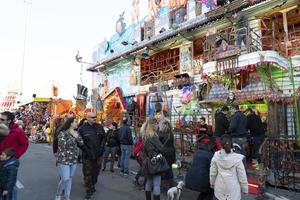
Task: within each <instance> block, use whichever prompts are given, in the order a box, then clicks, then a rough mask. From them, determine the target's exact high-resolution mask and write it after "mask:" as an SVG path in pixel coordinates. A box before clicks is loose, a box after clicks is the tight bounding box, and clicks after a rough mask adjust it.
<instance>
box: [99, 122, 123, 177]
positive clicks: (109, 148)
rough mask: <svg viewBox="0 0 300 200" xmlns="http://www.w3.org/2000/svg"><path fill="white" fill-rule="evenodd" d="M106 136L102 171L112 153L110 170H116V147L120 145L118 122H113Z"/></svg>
mask: <svg viewBox="0 0 300 200" xmlns="http://www.w3.org/2000/svg"><path fill="white" fill-rule="evenodd" d="M106 135H107V137H106V146H105V152H104V163H103V169H102V171H105V169H106V163H107V161H108V156H109V154H110V171H111V172H114V163H115V156H116V149H117V147H118V146H119V139H118V124H117V123H116V122H112V123H111V126H110V129H109V130H108V131H107V134H106Z"/></svg>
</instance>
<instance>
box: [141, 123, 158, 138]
mask: <svg viewBox="0 0 300 200" xmlns="http://www.w3.org/2000/svg"><path fill="white" fill-rule="evenodd" d="M156 123H157V121H156V119H155V118H153V117H150V118H148V119H147V120H146V122H145V123H144V124H143V125H142V128H141V135H142V138H143V140H147V139H148V138H152V137H153V136H154V135H155V134H156V132H155V130H154V125H155V124H156Z"/></svg>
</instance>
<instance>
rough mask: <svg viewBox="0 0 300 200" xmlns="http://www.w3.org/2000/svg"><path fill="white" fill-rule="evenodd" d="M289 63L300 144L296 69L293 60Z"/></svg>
mask: <svg viewBox="0 0 300 200" xmlns="http://www.w3.org/2000/svg"><path fill="white" fill-rule="evenodd" d="M289 63H290V70H291V71H290V72H291V73H290V80H291V83H292V86H293V99H294V107H295V111H296V131H297V132H296V135H297V139H298V141H299V142H300V116H299V107H298V106H299V105H298V99H297V95H296V86H295V80H294V67H293V63H292V59H291V58H289Z"/></svg>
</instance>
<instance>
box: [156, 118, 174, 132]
mask: <svg viewBox="0 0 300 200" xmlns="http://www.w3.org/2000/svg"><path fill="white" fill-rule="evenodd" d="M158 128H159V131H160V132H162V133H169V132H171V131H172V125H171V122H170V121H169V120H168V119H167V118H164V119H162V120H161V121H160V122H159V124H158Z"/></svg>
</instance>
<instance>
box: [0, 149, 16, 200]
mask: <svg viewBox="0 0 300 200" xmlns="http://www.w3.org/2000/svg"><path fill="white" fill-rule="evenodd" d="M14 154H15V150H14V149H13V148H8V149H5V150H4V151H3V152H2V153H1V155H0V163H1V164H0V200H12V192H13V188H14V186H15V185H16V181H17V174H18V167H19V161H18V160H17V159H16V158H14V157H13V155H14Z"/></svg>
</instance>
